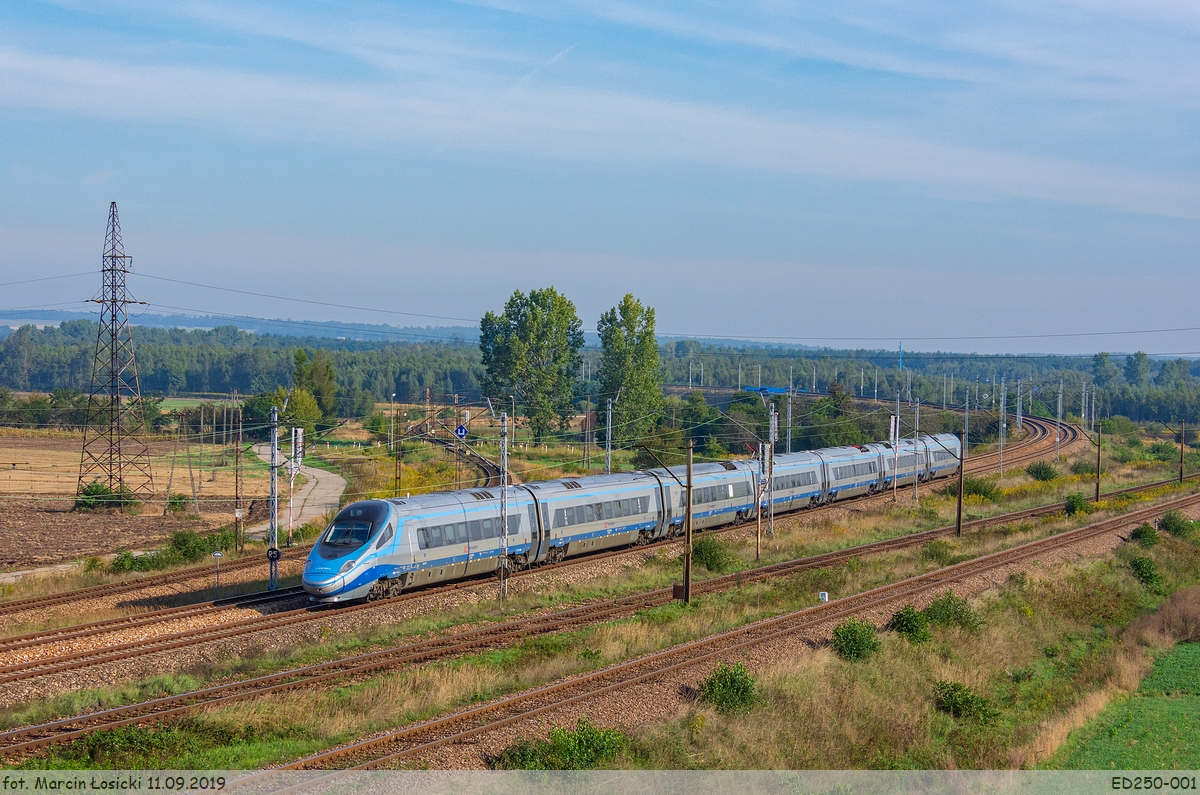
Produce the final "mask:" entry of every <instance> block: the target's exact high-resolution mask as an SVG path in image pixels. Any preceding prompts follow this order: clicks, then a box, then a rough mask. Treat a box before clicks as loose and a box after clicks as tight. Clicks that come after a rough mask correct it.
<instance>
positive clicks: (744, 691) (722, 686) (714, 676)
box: [699, 662, 758, 715]
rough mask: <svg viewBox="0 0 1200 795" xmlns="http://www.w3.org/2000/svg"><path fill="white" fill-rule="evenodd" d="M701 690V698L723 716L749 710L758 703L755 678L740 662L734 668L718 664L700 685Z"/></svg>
mask: <svg viewBox="0 0 1200 795" xmlns="http://www.w3.org/2000/svg"><path fill="white" fill-rule="evenodd" d="M699 689H700V698H701V699H703V700H704V701H707V702H708V703H709V704H712V705H713V707H715V708H716V710H717V712H720V713H721V714H722V715H728V714H730V713H733V712H742V711H745V710H748V709H750V707H752V706H754V703H755V702H756V701H758V688H757V686H756V685H755V683H754V677H752V676H750V672H749V671H747V670H746V666H744V665H742V664H741V663H740V662H739V663H736V664H735V665H732V666H729V665H726V664H725V663H717V667H716V668H715V669H713V672H712V673H711V674H709V675H708V678H706V679H704V680H703V681H702V682H701V683H700V688H699Z"/></svg>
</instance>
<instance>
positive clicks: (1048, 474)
mask: <svg viewBox="0 0 1200 795" xmlns="http://www.w3.org/2000/svg"><path fill="white" fill-rule="evenodd" d="M1025 474H1026V475H1028V476H1029V477H1031V478H1033V479H1034V480H1054V479H1055V478H1056V477H1058V470H1057V469H1055V468H1054V466H1053V465H1052V464H1051V463H1050V462H1049V461H1034V462H1033V463H1032V464H1030V465H1029V466H1027V467H1025Z"/></svg>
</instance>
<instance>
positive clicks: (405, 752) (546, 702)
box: [282, 495, 1200, 770]
mask: <svg viewBox="0 0 1200 795" xmlns="http://www.w3.org/2000/svg"><path fill="white" fill-rule="evenodd" d="M1196 503H1200V495H1190V496H1188V497H1183V498H1180V499H1178V500H1175V501H1173V502H1171V503H1165V504H1160V505H1156V506H1150V507H1147V508H1144V509H1142V510H1139V511H1134V512H1132V513H1130V514H1125V515H1123V516H1119V517H1113V518H1110V519H1105V520H1102V521H1100V522H1097V523H1095V524H1092V525H1088V526H1085V527H1081V528H1077V529H1075V530H1069V531H1066V532H1064V533H1060V534H1057V535H1054V536H1050V537H1048V538H1045V539H1038V540H1036V541H1031V542H1028V543H1026V544H1022V545H1020V546H1018V547H1013V548H1012V549H1008V550H1003V551H1001V552H995V553H992V554H989V555H985V556H982V557H980V558H975V559H973V560H970V561H965V562H962V563H957V564H954V565H951V566H947V567H944V568H942V569H938V570H936V571H933V572H928V573H925V574H921V575H917V576H915V577H910V578H908V579H905V580H901V581H899V582H896V583H890V584H888V585H884V586H880V587H879V588H874V589H872V590H870V591H865V592H863V593H860V594H855V595H852V596H848V597H844V598H842V599H837V600H834V601H832V602H828V603H825V604H819V605H816V606H814V607H809V608H805V609H802V610H798V611H794V612H791V613H788V614H785V615H782V616H776V617H773V618H770V619H764V620H763V621H759V622H755V623H753V624H749V625H746V626H744V627H738V628H735V629H732V630H727V631H725V632H721V633H717V634H715V635H712V636H709V637H707V638H703V639H700V640H696V641H691V642H689V643H685V644H681V645H679V646H675V647H673V648H671V649H666V650H664V651H661V652H656V653H653V654H649V655H645V656H643V657H640V658H638V659H635V660H630V661H627V662H624V663H619V664H616V665H613V666H609V667H607V668H604V669H601V670H599V671H595V672H592V673H588V674H583V675H580V676H577V677H572V678H570V679H567V680H565V681H562V682H556V683H553V684H549V685H544V686H542V687H538V688H534V689H532V690H529V691H526V692H524V693H519V694H516V695H514V696H509V697H506V698H502V699H498V700H496V701H494V702H492V703H490V704H484V705H481V706H479V707H475V708H472V709H468V710H464V711H461V712H458V713H454V714H451V715H447V716H444V717H441V718H437V719H434V720H430V721H426V722H424V723H420V724H417V725H415V726H410V727H406V728H403V729H399V730H396V731H393V732H389V733H387V734H385V735H382V736H380V737H375V738H372V739H370V740H364V741H361V742H358V743H354V744H351V745H349V746H345V747H343V748H338V749H333V750H330V751H326V752H323V753H320V754H316V755H314V756H310V757H307V758H305V759H301V760H297V761H296V762H293V763H291V764H289V765H285V766H282V769H307V768H317V769H325V768H328V767H330V763H333V762H339V761H343V760H347V759H349V760H351V761H352V762H353V761H357V758H361V757H362V755H363V754H364V753H365V752H370V751H373V750H374V749H379V748H384V749H385V750H386V748H387V746H389V745H396V744H401V743H410V742H417V743H418V744H416V745H411V746H409V747H406V748H401V749H400V750H398V751H391V752H387V753H385V754H384V755H383V756H377V757H376V758H372V759H369V760H367V761H365V762H358V763H357V764H353V765H352V766H351V767H350V768H348V769H351V770H361V769H372V768H378V767H381V766H385V765H389V764H392V763H395V762H398V761H401V760H404V759H408V758H411V757H413V756H418V755H420V754H422V753H425V752H427V751H431V750H434V749H436V748H439V747H442V746H445V745H448V744H451V743H457V742H461V741H463V740H467V739H470V738H474V737H477V736H479V735H481V734H485V733H488V732H491V731H495V730H496V729H499V728H502V727H504V726H508V725H510V724H513V723H516V722H518V721H522V720H527V719H528V718H531V717H534V716H536V715H540V714H544V713H547V712H551V711H554V710H558V709H561V708H562V707H564V706H568V705H570V704H574V703H577V702H580V701H584V700H588V699H592V698H595V697H597V696H600V695H603V694H605V693H610V692H615V691H618V690H623V689H626V688H629V687H631V686H633V685H637V684H640V683H642V682H645V681H648V680H650V679H654V678H658V677H661V676H662V675H664V674H667V673H670V672H672V671H676V670H680V669H684V668H690V667H694V666H696V665H699V664H701V663H704V662H708V661H711V660H714V659H717V658H721V657H723V656H724V655H728V654H730V653H732V652H736V651H740V650H743V649H746V648H749V647H751V646H755V645H759V644H762V643H764V642H766V641H769V640H773V639H776V638H780V637H782V636H784V635H787V634H791V633H794V632H796V631H797V630H801V629H807V628H811V627H815V626H817V625H820V624H826V623H828V622H830V621H834V620H837V619H840V618H843V617H847V616H851V615H854V614H856V613H861V612H863V611H865V610H868V609H872V608H877V607H880V606H883V605H886V604H889V603H893V602H896V601H897V600H900V599H905V598H908V597H911V596H913V595H915V594H918V593H923V592H927V591H930V590H934V589H936V588H938V587H941V586H943V585H946V584H950V583H953V582H955V581H958V580H962V579H964V578H966V577H970V576H975V575H978V574H982V573H985V572H987V571H991V570H994V569H997V568H1002V567H1006V566H1011V565H1014V564H1016V563H1020V562H1022V561H1024V560H1027V559H1029V558H1032V557H1036V556H1038V555H1042V554H1045V553H1046V552H1050V551H1053V550H1056V549H1059V548H1063V547H1067V546H1071V545H1073V544H1076V543H1079V542H1081V541H1085V540H1088V539H1090V538H1093V537H1095V536H1098V535H1103V534H1106V533H1109V532H1113V531H1114V530H1117V529H1119V528H1121V527H1123V526H1126V525H1128V524H1131V523H1134V522H1138V521H1142V520H1144V519H1148V518H1152V517H1154V516H1156V515H1158V514H1161V513H1164V512H1165V511H1167V510H1171V509H1173V508H1183V507H1187V506H1190V505H1194V504H1196ZM714 647H716V648H714ZM681 656H682V657H683V658H684V659H683V660H681V661H678V662H676V661H675V660H676V659H677V658H679V657H681ZM646 668H649V670H643V669H646ZM625 673H628V674H630V675H629V676H628V677H626V678H623V679H618V681H615V682H609V681H608V680H610V679H612V678H613V677H614V676H620V675H621V674H625ZM576 689H581V690H582V692H578V693H571V692H570V691H572V690H576ZM505 712H508V714H504V713H505ZM495 713H501V714H500V715H499V716H497V717H494V718H493V717H491V716H492V715H494V714H495ZM462 723H469V724H472V725H470V726H469V727H468V728H465V729H455V728H454V727H455V726H456V725H458V724H462ZM431 735H432V737H430V736H431ZM439 735H440V736H439Z"/></svg>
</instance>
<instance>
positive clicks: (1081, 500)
mask: <svg viewBox="0 0 1200 795" xmlns="http://www.w3.org/2000/svg"><path fill="white" fill-rule="evenodd" d="M1065 510H1066V512H1067V516H1074V515H1075V514H1077V513H1087V512H1088V501H1087V497H1084V496H1083V495H1082V494H1080V493H1079V492H1075V493H1074V494H1068V495H1067V506H1066V508H1065Z"/></svg>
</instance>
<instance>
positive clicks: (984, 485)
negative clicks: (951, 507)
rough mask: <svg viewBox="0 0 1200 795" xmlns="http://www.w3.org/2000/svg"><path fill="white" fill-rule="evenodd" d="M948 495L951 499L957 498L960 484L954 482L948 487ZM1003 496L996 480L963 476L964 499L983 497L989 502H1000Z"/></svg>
mask: <svg viewBox="0 0 1200 795" xmlns="http://www.w3.org/2000/svg"><path fill="white" fill-rule="evenodd" d="M946 493H947V494H949V495H950V496H951V497H957V496H958V484H957V483H953V482H952V483H951V484H950V485H949V486H947V487H946ZM1003 496H1004V495H1002V494H1001V493H1000V488H999V487H998V486H997V485H996V482H995V481H994V480H991V479H989V478H977V477H974V476H972V475H964V476H963V497H982V498H983V499H985V500H988V501H989V502H1000V500H1001V499H1002V498H1003Z"/></svg>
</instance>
